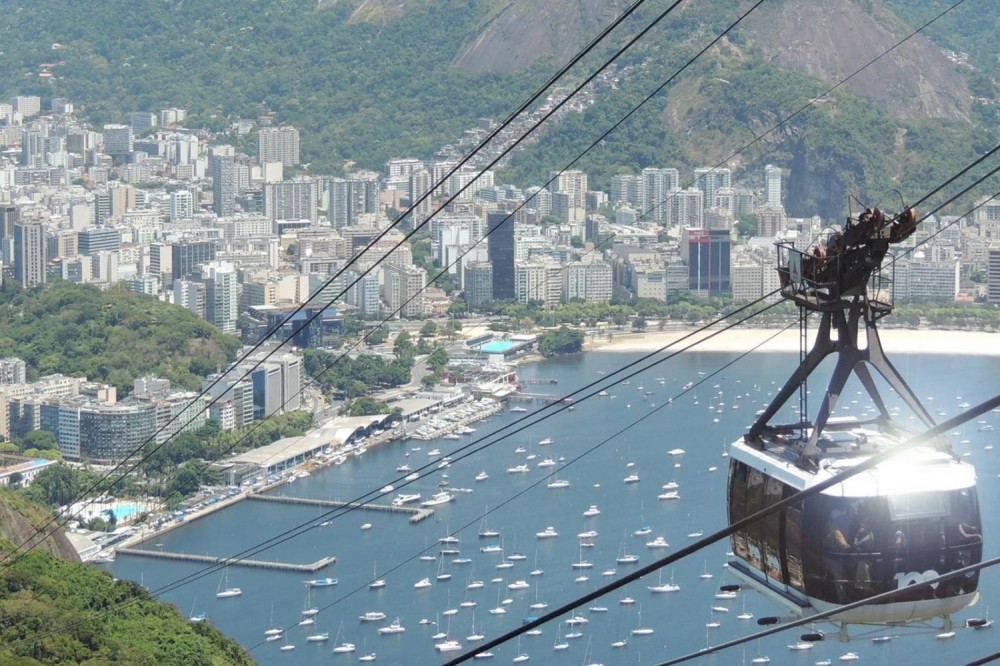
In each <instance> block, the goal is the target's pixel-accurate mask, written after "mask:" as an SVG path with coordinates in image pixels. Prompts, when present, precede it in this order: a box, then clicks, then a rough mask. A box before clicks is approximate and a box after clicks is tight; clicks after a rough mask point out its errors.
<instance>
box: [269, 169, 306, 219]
mask: <svg viewBox="0 0 1000 666" xmlns="http://www.w3.org/2000/svg"><path fill="white" fill-rule="evenodd" d="M264 216H265V217H267V218H268V219H270V220H310V221H311V222H313V223H316V222H318V221H319V184H318V183H317V182H316V181H315V180H313V179H312V178H297V179H295V180H292V181H286V182H282V183H267V184H265V185H264Z"/></svg>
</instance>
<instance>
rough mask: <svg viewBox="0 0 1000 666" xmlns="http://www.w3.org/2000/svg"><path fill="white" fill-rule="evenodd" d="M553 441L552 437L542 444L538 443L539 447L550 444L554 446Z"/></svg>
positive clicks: (542, 441)
mask: <svg viewBox="0 0 1000 666" xmlns="http://www.w3.org/2000/svg"><path fill="white" fill-rule="evenodd" d="M553 441H554V440H553V439H552V438H551V437H546V438H545V439H543V440H541V441H540V442H538V445H539V446H548V445H549V444H552V443H553Z"/></svg>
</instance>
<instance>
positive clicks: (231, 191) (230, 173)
mask: <svg viewBox="0 0 1000 666" xmlns="http://www.w3.org/2000/svg"><path fill="white" fill-rule="evenodd" d="M209 171H210V175H211V177H212V210H213V211H214V212H215V214H216V215H218V216H219V217H229V216H230V215H232V214H233V213H235V212H236V195H237V194H238V193H239V182H238V175H237V173H236V162H235V160H234V158H233V157H232V156H230V155H212V156H211V157H210V158H209Z"/></svg>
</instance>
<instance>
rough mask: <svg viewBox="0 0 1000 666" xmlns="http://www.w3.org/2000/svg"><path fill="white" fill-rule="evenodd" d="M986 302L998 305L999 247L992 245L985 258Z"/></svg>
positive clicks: (999, 287)
mask: <svg viewBox="0 0 1000 666" xmlns="http://www.w3.org/2000/svg"><path fill="white" fill-rule="evenodd" d="M986 280H987V290H986V300H987V301H988V302H990V303H992V304H993V305H1000V245H998V244H994V245H991V246H990V249H989V251H988V254H987V258H986Z"/></svg>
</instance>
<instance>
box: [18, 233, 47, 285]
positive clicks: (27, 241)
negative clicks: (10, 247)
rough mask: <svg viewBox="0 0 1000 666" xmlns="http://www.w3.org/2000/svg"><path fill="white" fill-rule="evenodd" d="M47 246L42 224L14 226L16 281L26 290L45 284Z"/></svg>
mask: <svg viewBox="0 0 1000 666" xmlns="http://www.w3.org/2000/svg"><path fill="white" fill-rule="evenodd" d="M45 244H46V230H45V225H44V224H42V223H41V222H16V223H15V224H14V279H15V280H17V282H18V284H20V285H21V286H22V287H24V288H26V289H27V288H29V287H34V286H37V285H40V284H44V283H45V249H46V248H45Z"/></svg>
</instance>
